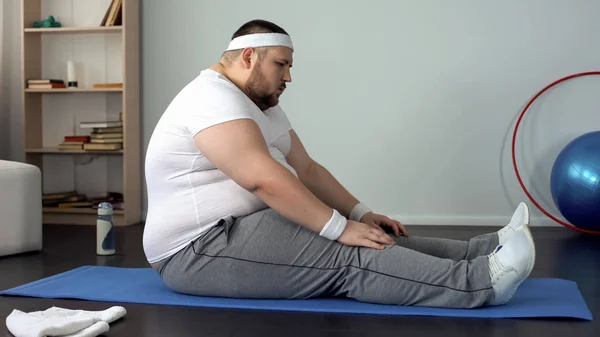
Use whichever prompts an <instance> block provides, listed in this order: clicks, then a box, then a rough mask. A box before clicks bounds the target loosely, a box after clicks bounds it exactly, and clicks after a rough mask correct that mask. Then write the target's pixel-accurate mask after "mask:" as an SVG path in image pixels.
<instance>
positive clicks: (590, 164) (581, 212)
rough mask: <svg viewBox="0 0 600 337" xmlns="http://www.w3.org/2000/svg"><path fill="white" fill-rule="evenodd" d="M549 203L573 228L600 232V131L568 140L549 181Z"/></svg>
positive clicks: (553, 167) (555, 163)
mask: <svg viewBox="0 0 600 337" xmlns="http://www.w3.org/2000/svg"><path fill="white" fill-rule="evenodd" d="M550 185H551V193H552V199H553V200H554V203H555V204H556V207H558V209H559V211H560V212H561V214H562V215H563V216H564V217H565V219H567V220H568V221H569V222H570V223H571V224H572V225H573V226H576V227H578V228H582V229H586V230H600V131H595V132H590V133H586V134H584V135H582V136H579V137H577V138H575V139H574V140H572V141H571V142H570V143H569V144H567V146H565V148H564V149H563V150H562V151H561V152H560V153H559V155H558V157H557V158H556V161H555V162H554V165H553V166H552V173H551V177H550Z"/></svg>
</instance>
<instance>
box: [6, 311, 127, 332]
mask: <svg viewBox="0 0 600 337" xmlns="http://www.w3.org/2000/svg"><path fill="white" fill-rule="evenodd" d="M125 314H126V311H125V308H123V307H119V306H114V307H110V308H108V309H106V310H102V311H85V310H72V309H64V308H59V307H51V308H49V309H47V310H44V311H33V312H30V313H26V312H23V311H20V310H17V309H15V310H13V312H12V313H11V314H10V315H8V317H7V318H6V327H7V328H8V331H10V332H11V333H12V334H13V335H15V337H46V336H65V337H67V336H68V337H95V336H98V335H100V334H103V333H105V332H107V331H108V330H109V323H112V322H114V321H116V320H117V319H119V318H121V317H123V316H125Z"/></svg>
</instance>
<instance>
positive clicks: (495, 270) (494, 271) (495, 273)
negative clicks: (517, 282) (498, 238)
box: [488, 246, 505, 283]
mask: <svg viewBox="0 0 600 337" xmlns="http://www.w3.org/2000/svg"><path fill="white" fill-rule="evenodd" d="M500 248H501V246H499V247H498V248H497V249H496V250H494V252H492V253H491V254H490V255H488V257H489V261H490V278H491V279H492V283H495V282H496V280H497V279H498V278H499V277H500V276H501V275H502V274H503V273H504V269H505V268H504V265H503V264H502V262H500V259H498V256H497V255H496V253H497V252H498V251H499V250H500Z"/></svg>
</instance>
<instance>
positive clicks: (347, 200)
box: [286, 130, 359, 217]
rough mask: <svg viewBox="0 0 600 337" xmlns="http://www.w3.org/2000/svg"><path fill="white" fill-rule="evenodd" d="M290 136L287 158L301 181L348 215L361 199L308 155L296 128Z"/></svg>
mask: <svg viewBox="0 0 600 337" xmlns="http://www.w3.org/2000/svg"><path fill="white" fill-rule="evenodd" d="M290 137H291V143H292V145H291V150H290V153H289V154H288V156H287V157H286V160H287V162H288V163H289V164H290V166H292V167H293V168H294V170H296V173H298V178H299V179H300V181H302V183H303V184H304V185H306V187H307V188H308V189H309V190H310V191H311V192H312V193H314V194H315V195H316V196H317V197H318V198H319V199H320V200H322V201H323V202H324V203H325V204H327V205H328V206H329V207H331V208H334V209H336V210H338V212H340V213H341V214H342V215H344V216H345V217H348V216H349V214H350V211H351V210H352V208H353V207H354V206H355V205H356V204H358V203H359V201H358V200H357V199H356V198H355V197H354V196H353V195H352V194H350V192H348V190H346V188H344V186H342V184H340V182H339V181H338V180H337V179H336V178H335V177H334V176H333V175H332V174H331V173H330V172H329V171H328V170H327V169H326V168H325V167H323V166H322V165H321V164H319V163H317V162H316V161H314V160H313V159H312V158H311V157H310V156H309V155H308V153H307V152H306V149H305V148H304V145H303V144H302V142H301V141H300V139H299V137H298V135H297V134H296V132H295V131H294V130H291V131H290Z"/></svg>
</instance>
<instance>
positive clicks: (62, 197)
mask: <svg viewBox="0 0 600 337" xmlns="http://www.w3.org/2000/svg"><path fill="white" fill-rule="evenodd" d="M102 202H109V203H111V204H112V206H113V209H123V207H124V204H123V194H122V193H119V192H107V193H105V194H98V195H84V194H79V193H77V192H76V191H65V192H58V193H44V195H42V205H43V206H44V207H55V208H92V209H97V208H98V205H99V204H100V203H102Z"/></svg>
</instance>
